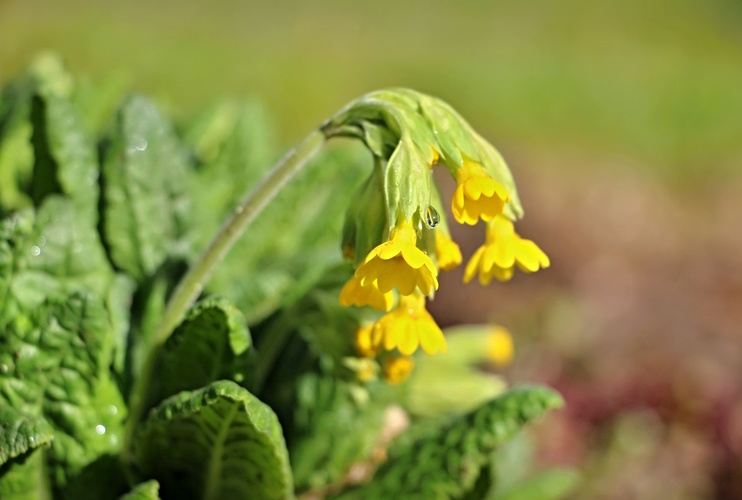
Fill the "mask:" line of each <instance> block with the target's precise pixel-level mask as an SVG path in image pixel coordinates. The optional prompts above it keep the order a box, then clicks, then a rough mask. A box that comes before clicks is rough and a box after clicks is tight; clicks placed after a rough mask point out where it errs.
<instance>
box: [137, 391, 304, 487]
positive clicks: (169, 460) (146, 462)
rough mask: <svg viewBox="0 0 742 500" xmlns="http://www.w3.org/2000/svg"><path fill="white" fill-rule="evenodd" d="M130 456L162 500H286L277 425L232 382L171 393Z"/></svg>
mask: <svg viewBox="0 0 742 500" xmlns="http://www.w3.org/2000/svg"><path fill="white" fill-rule="evenodd" d="M137 457H138V462H139V467H140V469H141V471H142V472H143V474H145V477H151V478H155V479H157V480H158V481H159V482H160V484H161V485H162V492H163V496H164V497H165V498H169V497H173V498H175V497H177V496H178V495H184V496H188V497H191V498H203V499H205V500H213V499H217V498H260V499H266V500H269V499H279V498H291V497H292V496H293V487H292V479H291V469H290V467H289V458H288V453H287V452H286V445H285V443H284V439H283V435H282V434H281V426H280V424H279V423H278V419H277V418H276V415H275V414H274V413H273V411H272V410H271V409H270V408H269V407H268V406H266V405H265V404H263V403H261V402H260V401H259V400H258V399H257V398H256V397H255V396H253V395H252V394H250V393H249V392H248V391H247V390H245V389H243V388H242V387H240V386H238V385H237V384H235V383H234V382H229V381H219V382H215V383H213V384H211V385H209V386H208V387H205V388H203V389H200V390H197V391H193V392H182V393H180V394H177V395H175V396H173V397H171V398H169V399H167V400H165V401H164V402H163V403H162V404H160V405H159V407H157V408H156V409H155V410H153V412H152V413H151V414H150V416H149V418H148V419H147V420H146V421H145V422H144V424H143V425H142V427H141V428H140V432H139V434H138V436H137Z"/></svg>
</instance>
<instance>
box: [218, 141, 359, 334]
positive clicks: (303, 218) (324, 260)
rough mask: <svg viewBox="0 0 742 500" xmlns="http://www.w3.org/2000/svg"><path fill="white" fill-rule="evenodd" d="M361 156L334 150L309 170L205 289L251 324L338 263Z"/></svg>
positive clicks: (349, 150) (257, 222)
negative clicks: (228, 301)
mask: <svg viewBox="0 0 742 500" xmlns="http://www.w3.org/2000/svg"><path fill="white" fill-rule="evenodd" d="M364 153H365V152H363V151H362V150H360V149H355V148H336V149H332V150H329V151H326V152H324V153H323V154H321V155H320V156H319V157H318V158H317V159H316V160H314V161H312V162H311V163H310V164H309V165H307V167H306V168H305V169H304V170H303V171H302V172H300V173H299V174H298V175H297V177H296V178H294V179H293V180H292V181H291V182H290V183H289V184H288V185H287V186H286V187H285V188H284V189H283V190H282V191H281V193H280V194H279V195H278V196H277V197H276V198H274V199H273V200H272V201H271V202H270V203H269V205H268V206H267V207H266V209H265V211H264V212H263V213H262V214H261V215H260V216H259V217H258V218H257V219H256V220H255V222H254V223H253V225H252V226H251V228H250V234H248V235H245V237H243V238H242V239H241V240H240V241H238V242H237V243H236V244H235V246H234V248H233V249H232V251H231V252H230V254H229V255H227V257H226V259H225V261H224V263H223V265H221V266H220V267H219V268H217V270H216V272H215V274H214V277H213V278H212V281H211V283H210V285H209V288H210V289H211V290H217V291H218V292H219V293H220V294H223V295H225V296H226V297H228V298H229V299H231V300H232V301H233V302H234V303H235V304H236V305H237V307H239V308H240V310H241V311H244V312H245V315H246V316H247V319H248V322H249V323H250V324H252V323H254V322H256V321H258V320H261V319H264V318H265V317H267V316H268V315H270V314H271V313H273V312H274V311H275V310H276V309H277V308H279V307H281V306H282V305H285V304H287V303H290V301H291V300H295V299H296V298H297V297H298V296H300V295H301V293H303V291H304V290H306V289H307V288H308V287H310V286H312V285H313V284H314V282H316V281H317V280H318V279H319V278H320V277H321V276H322V275H323V274H324V272H325V270H327V269H328V268H329V267H331V266H333V265H336V264H337V263H339V262H340V261H341V260H342V255H341V253H340V238H339V237H338V235H339V234H340V233H341V229H342V226H343V214H344V211H345V209H346V208H347V207H348V205H349V204H350V203H351V197H352V195H353V194H354V189H353V187H354V186H355V185H357V184H358V183H360V181H362V180H363V177H365V175H364V174H362V171H363V170H365V169H368V168H370V163H367V162H369V161H370V160H369V159H368V158H367V157H365V155H364ZM250 235H257V236H252V237H250Z"/></svg>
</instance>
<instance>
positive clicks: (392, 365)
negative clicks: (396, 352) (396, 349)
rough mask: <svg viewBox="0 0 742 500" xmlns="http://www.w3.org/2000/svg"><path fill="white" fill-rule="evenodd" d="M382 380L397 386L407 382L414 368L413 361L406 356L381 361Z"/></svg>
mask: <svg viewBox="0 0 742 500" xmlns="http://www.w3.org/2000/svg"><path fill="white" fill-rule="evenodd" d="M382 368H383V370H384V380H386V381H387V382H389V383H390V384H399V383H401V382H404V381H405V380H407V378H408V377H409V376H410V373H412V370H413V369H414V368H415V360H413V359H412V358H410V357H408V356H400V357H390V358H386V359H384V361H383V364H382Z"/></svg>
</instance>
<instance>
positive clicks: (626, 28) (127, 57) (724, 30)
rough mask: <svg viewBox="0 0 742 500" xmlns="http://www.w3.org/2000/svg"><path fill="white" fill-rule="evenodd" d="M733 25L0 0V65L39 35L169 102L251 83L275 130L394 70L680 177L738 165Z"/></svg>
mask: <svg viewBox="0 0 742 500" xmlns="http://www.w3.org/2000/svg"><path fill="white" fill-rule="evenodd" d="M741 28H742V3H740V2H738V1H737V0H716V1H703V0H677V1H669V0H653V1H649V2H643V1H640V0H627V1H625V2H590V1H588V0H567V1H556V0H545V1H533V0H532V1H525V2H522V1H521V2H518V1H516V0H506V1H500V2H485V1H468V2H443V1H439V2H431V1H427V2H424V1H420V0H415V1H407V2H392V1H390V0H379V1H376V2H359V1H347V0H346V1H342V0H320V1H315V2H306V3H302V2H298V1H295V0H294V1H289V2H280V3H279V2H273V3H259V2H241V1H237V0H225V1H222V2H214V4H213V5H209V4H208V3H207V2H205V1H203V0H198V1H196V0H191V1H180V2H175V1H173V0H165V1H160V2H144V1H142V0H134V1H131V2H126V3H123V2H121V3H114V2H94V1H92V0H68V1H63V2H54V3H52V2H45V1H42V0H26V1H20V0H4V1H3V0H0V82H2V81H7V80H8V79H9V78H11V77H12V76H13V75H15V74H17V73H18V72H20V71H21V70H22V69H23V68H24V67H25V66H26V65H27V64H28V61H29V60H30V58H31V57H32V56H33V55H34V54H36V53H37V52H39V51H40V50H43V49H52V50H56V51H58V52H60V53H61V54H62V55H63V56H64V57H65V58H66V60H67V63H68V64H69V66H70V69H71V70H72V71H73V73H75V74H80V73H82V74H88V75H90V76H91V77H92V78H95V79H99V78H103V77H106V76H109V75H111V74H114V75H117V78H118V79H119V81H121V82H125V84H124V83H122V84H121V85H120V86H119V88H120V89H122V90H123V89H124V88H126V87H127V86H129V85H131V86H133V87H134V88H136V89H138V90H142V91H146V92H150V93H153V94H154V95H155V96H156V97H157V98H158V99H159V100H160V101H161V102H163V103H164V104H165V105H167V106H170V107H171V108H172V109H173V110H174V111H176V112H178V113H181V114H190V113H191V112H193V111H195V110H196V109H198V108H199V107H203V106H204V105H205V104H207V103H209V102H211V101H213V100H214V99H215V98H217V97H222V96H239V95H245V94H255V95H258V96H260V97H261V98H263V99H264V100H265V101H266V102H267V104H268V105H269V107H270V108H271V109H272V110H274V111H275V112H276V114H277V118H278V122H279V126H280V129H281V131H282V133H283V134H284V135H283V139H284V141H285V142H287V143H289V142H293V141H295V140H297V139H299V138H300V137H301V136H303V135H304V134H305V133H306V132H307V131H309V130H310V129H311V128H313V127H315V126H316V125H317V124H318V123H320V122H321V121H322V120H324V119H325V118H326V117H328V116H329V115H330V114H331V113H333V112H334V111H335V110H337V109H338V108H339V107H340V106H342V105H343V104H345V103H346V102H347V101H349V100H350V99H352V98H354V97H356V96H358V95H359V94H361V93H363V92H366V91H369V90H372V89H375V88H379V87H385V86H394V85H403V86H410V87H414V88H416V89H419V90H422V91H425V92H429V93H432V94H435V95H438V96H440V97H443V98H444V99H446V100H448V101H449V102H451V103H452V104H453V105H454V106H455V107H456V108H457V109H459V110H460V112H461V113H462V114H463V115H464V116H467V117H468V118H469V119H470V120H471V121H472V122H473V124H474V125H475V127H477V128H479V129H481V130H483V131H484V132H485V133H486V134H487V135H488V136H490V137H492V138H494V140H495V142H496V144H503V143H505V144H507V143H512V144H515V145H516V147H530V148H540V149H543V150H548V151H555V152H558V151H562V150H563V151H568V152H571V151H585V152H587V153H588V157H589V155H591V154H595V153H599V154H601V155H614V156H618V157H627V158H631V159H632V160H633V161H631V162H627V163H629V164H638V165H648V166H649V167H645V168H649V169H650V170H652V171H656V172H659V173H661V174H666V175H668V176H669V177H671V178H673V177H680V178H691V179H698V178H702V177H707V176H717V175H725V174H727V173H730V172H732V171H735V170H740V167H741V166H742V147H741V146H740V135H742V134H740V132H742V126H741V125H740V117H741V116H742V90H741V89H742V64H740V63H741V62H742V29H741ZM521 144H522V145H523V146H517V145H521ZM526 145H527V146H526ZM575 167H577V165H576V166H575Z"/></svg>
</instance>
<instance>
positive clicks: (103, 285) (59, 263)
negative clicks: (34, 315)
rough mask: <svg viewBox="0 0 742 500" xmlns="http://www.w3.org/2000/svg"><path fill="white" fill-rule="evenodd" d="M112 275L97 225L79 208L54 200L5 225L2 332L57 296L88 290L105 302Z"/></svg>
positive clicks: (0, 259) (0, 261)
mask: <svg viewBox="0 0 742 500" xmlns="http://www.w3.org/2000/svg"><path fill="white" fill-rule="evenodd" d="M112 276H113V273H112V270H111V267H110V264H109V262H108V260H107V258H106V255H105V252H104V250H103V247H102V245H101V243H100V239H99V237H98V233H97V232H96V230H95V228H94V227H93V226H92V224H91V222H90V221H89V220H88V219H87V218H86V217H85V216H84V215H82V214H81V212H80V211H79V210H78V209H77V208H76V207H75V205H74V204H73V202H71V201H70V200H68V199H64V198H61V197H58V196H52V197H50V198H48V199H47V200H46V201H45V202H44V204H43V205H42V207H41V208H40V209H39V212H38V214H37V215H36V217H34V214H33V212H32V211H31V210H26V211H23V212H20V213H16V214H14V215H12V216H11V217H9V218H7V219H5V220H3V221H0V328H1V327H2V326H3V325H4V324H5V323H6V322H7V321H9V320H10V319H11V318H13V317H14V316H15V315H16V314H19V313H21V312H23V311H31V310H32V309H34V308H35V307H37V306H38V305H39V304H41V303H42V302H43V301H44V299H45V298H46V297H48V296H51V295H62V294H66V293H70V292H72V291H74V290H77V289H81V288H84V289H87V290H90V291H91V292H94V293H96V294H97V295H99V296H105V295H106V294H107V293H108V289H109V287H110V284H111V280H112Z"/></svg>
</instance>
